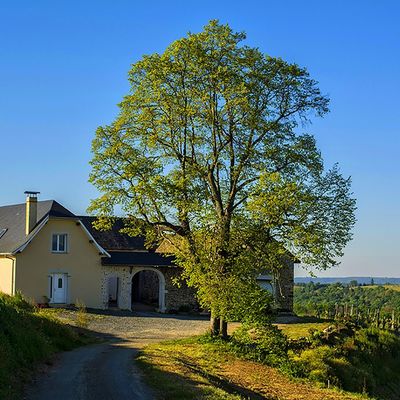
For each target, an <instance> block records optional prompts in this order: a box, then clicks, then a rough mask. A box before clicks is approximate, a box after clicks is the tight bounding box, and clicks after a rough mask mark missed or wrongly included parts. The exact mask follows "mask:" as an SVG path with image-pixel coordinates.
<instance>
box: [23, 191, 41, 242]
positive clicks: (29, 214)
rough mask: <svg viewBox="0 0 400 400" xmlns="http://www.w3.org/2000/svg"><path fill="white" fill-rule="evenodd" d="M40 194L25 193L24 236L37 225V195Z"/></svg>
mask: <svg viewBox="0 0 400 400" xmlns="http://www.w3.org/2000/svg"><path fill="white" fill-rule="evenodd" d="M39 193H40V192H32V191H26V192H25V194H26V216H25V234H26V235H29V234H30V233H31V232H32V230H33V228H34V227H35V226H36V223H37V195H38V194H39Z"/></svg>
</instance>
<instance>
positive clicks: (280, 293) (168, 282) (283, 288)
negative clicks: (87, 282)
mask: <svg viewBox="0 0 400 400" xmlns="http://www.w3.org/2000/svg"><path fill="white" fill-rule="evenodd" d="M102 268H103V279H102V287H101V290H102V299H103V308H104V309H106V308H108V278H109V277H110V276H114V277H117V278H118V307H119V308H120V309H123V310H130V309H131V301H132V278H133V276H134V275H135V274H136V273H137V272H139V271H141V279H142V280H143V286H142V287H143V289H144V290H146V291H147V292H148V294H149V296H155V294H157V296H155V297H158V290H159V289H160V286H159V279H160V278H161V277H163V280H164V281H165V285H164V287H163V284H161V287H163V290H161V292H160V293H161V296H162V297H163V299H162V301H160V307H159V308H160V310H159V311H161V312H168V311H178V310H180V309H193V310H197V309H198V308H199V305H198V302H197V299H196V295H195V293H196V292H195V290H194V289H193V288H189V287H188V286H187V285H186V284H185V283H184V282H181V284H180V286H178V285H176V284H175V283H174V279H175V278H177V277H178V276H179V274H180V269H179V268H177V267H156V268H141V267H121V266H115V267H112V266H103V267H102ZM149 270H150V271H153V272H149ZM157 272H158V274H162V276H160V275H157ZM293 280H294V263H293V262H292V261H287V263H286V267H285V268H282V269H281V270H280V271H279V273H278V274H277V275H276V276H275V277H274V281H273V287H274V296H275V302H276V306H277V309H278V310H279V311H283V312H293ZM145 281H146V282H145ZM151 293H152V294H151Z"/></svg>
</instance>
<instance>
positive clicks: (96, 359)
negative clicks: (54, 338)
mask: <svg viewBox="0 0 400 400" xmlns="http://www.w3.org/2000/svg"><path fill="white" fill-rule="evenodd" d="M59 317H60V318H61V319H63V320H66V321H68V322H69V323H71V324H74V322H75V320H76V317H77V313H76V312H73V311H60V312H59ZM87 319H88V329H89V330H91V331H93V332H95V334H97V335H99V336H101V337H103V338H106V339H108V340H107V342H106V343H101V344H95V345H90V346H84V347H81V348H78V349H75V350H73V351H69V352H65V353H61V354H59V356H58V357H56V359H55V360H54V365H53V366H52V367H51V368H49V369H48V370H47V371H46V372H44V373H43V374H42V375H41V376H40V377H39V376H38V377H37V378H36V382H35V383H34V384H32V385H31V387H29V388H27V390H26V392H25V397H24V398H25V399H27V400H39V399H40V400H54V399H57V400H113V399H115V400H117V399H127V400H128V399H129V400H152V399H154V398H155V397H154V394H153V393H152V391H151V390H150V389H149V388H148V387H147V386H146V385H145V384H144V383H143V381H142V377H141V374H140V371H139V370H138V369H137V367H136V366H135V362H134V359H135V356H136V354H137V351H138V349H140V348H141V347H142V346H144V345H145V344H147V343H151V342H157V341H161V340H167V339H176V338H182V337H187V336H191V335H197V334H200V333H203V332H204V331H205V330H206V329H207V327H208V320H207V318H201V317H189V316H175V315H165V314H156V313H148V312H142V313H139V312H137V313H131V312H123V311H115V312H110V311H104V312H101V311H96V312H89V313H87Z"/></svg>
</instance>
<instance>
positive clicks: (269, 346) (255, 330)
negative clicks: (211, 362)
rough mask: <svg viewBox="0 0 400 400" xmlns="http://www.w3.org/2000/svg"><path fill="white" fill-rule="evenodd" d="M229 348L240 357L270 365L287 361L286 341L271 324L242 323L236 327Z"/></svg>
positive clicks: (279, 331)
mask: <svg viewBox="0 0 400 400" xmlns="http://www.w3.org/2000/svg"><path fill="white" fill-rule="evenodd" d="M229 344H230V347H231V349H233V350H234V352H235V353H236V354H237V355H240V356H241V357H244V358H247V359H250V360H254V361H258V362H262V363H264V364H268V365H271V366H282V365H283V364H285V363H287V362H288V355H287V350H288V342H287V338H286V336H285V335H284V334H283V333H282V331H281V330H279V329H278V328H276V327H275V326H273V325H261V324H243V325H242V326H241V327H240V328H238V329H236V330H235V332H234V334H233V336H232V338H231V342H230V343H229Z"/></svg>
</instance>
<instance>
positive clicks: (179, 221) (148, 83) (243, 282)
mask: <svg viewBox="0 0 400 400" xmlns="http://www.w3.org/2000/svg"><path fill="white" fill-rule="evenodd" d="M244 39H245V34H244V33H235V32H233V31H232V29H231V28H230V27H229V26H228V25H221V24H219V23H218V21H210V23H209V24H208V25H207V26H205V27H204V30H203V31H202V32H200V33H197V34H192V33H190V34H188V36H187V37H184V38H182V39H179V40H177V41H175V42H174V43H172V44H171V45H170V46H168V48H167V49H166V50H165V51H164V53H162V54H151V55H147V56H144V57H143V58H142V59H141V60H139V61H138V62H136V63H135V64H133V66H132V68H131V70H130V71H129V82H130V92H129V94H128V95H127V96H125V97H124V99H123V101H122V102H121V103H120V105H119V106H120V113H119V115H118V116H117V118H116V119H115V121H114V122H113V123H112V124H110V125H107V126H103V127H99V128H98V129H97V131H96V137H95V139H94V140H93V146H92V151H93V159H92V161H91V165H92V173H91V175H90V181H91V182H92V183H93V184H94V185H95V186H96V188H97V189H98V190H99V192H100V193H101V195H100V197H99V198H97V199H95V200H94V201H93V202H92V203H91V206H90V209H89V211H91V212H94V213H96V214H98V215H99V216H100V217H101V218H100V219H99V221H98V223H97V227H99V228H103V229H106V228H108V227H109V224H110V221H111V220H112V216H113V214H114V209H115V207H116V206H118V207H120V208H121V209H122V211H123V212H124V213H125V214H126V215H127V216H129V222H128V223H127V226H126V227H125V232H128V233H130V234H132V235H137V234H143V233H144V234H146V236H147V241H148V243H149V244H152V245H154V243H163V242H166V243H168V246H169V250H170V252H171V253H172V254H174V255H175V256H176V262H177V264H178V265H180V266H182V267H183V268H184V270H185V274H184V278H185V279H187V281H188V284H189V285H190V286H193V287H195V288H196V289H198V295H199V299H200V302H201V303H202V304H203V305H204V306H206V307H207V308H209V309H211V311H212V313H213V314H215V315H216V316H220V317H223V318H224V319H233V318H239V317H240V316H242V315H243V314H246V312H244V311H245V309H247V311H249V310H251V307H250V305H251V306H253V305H254V301H253V300H254V298H255V297H256V295H261V293H260V291H259V290H257V287H256V286H257V285H256V281H255V276H256V275H257V274H259V273H261V272H263V271H266V270H269V271H271V270H279V268H281V267H282V265H283V264H284V262H285V259H287V257H288V250H290V252H291V253H292V254H293V255H294V256H295V257H297V258H299V259H301V260H302V261H303V262H305V263H308V264H313V265H316V266H317V267H319V268H328V267H330V266H332V265H334V264H335V263H336V261H335V258H337V257H338V256H340V255H342V250H343V248H344V246H345V245H346V243H347V242H348V241H349V240H350V238H351V233H350V230H351V228H352V226H353V224H354V221H355V220H354V209H355V201H354V199H352V198H351V190H350V181H349V180H348V179H345V178H343V177H342V176H341V175H340V173H339V170H338V168H337V167H336V166H335V167H334V168H332V169H331V170H329V171H326V170H324V167H323V162H322V158H321V155H320V152H319V151H318V149H317V147H316V144H315V140H314V138H313V137H312V136H311V135H310V134H307V133H301V132H300V127H302V126H304V125H305V124H306V123H308V122H309V118H310V116H311V115H312V114H314V115H317V116H322V115H324V114H325V113H326V112H328V99H327V98H326V97H324V96H323V95H322V94H321V92H320V90H319V88H318V86H317V82H316V81H314V80H313V79H311V78H310V76H309V74H308V72H307V70H306V69H305V68H302V67H300V66H298V65H296V64H290V63H288V62H285V61H284V60H282V59H280V58H274V57H270V56H268V55H265V54H263V53H261V52H260V51H259V50H258V49H257V48H251V47H249V46H246V45H244V44H243V43H242V42H243V41H244ZM235 290H236V292H237V293H239V292H241V293H242V294H246V293H248V292H252V293H251V294H250V295H249V296H250V297H247V295H244V296H238V295H237V294H236V293H235ZM265 300H266V301H267V300H268V299H265ZM238 302H239V303H238ZM259 311H260V313H264V310H259Z"/></svg>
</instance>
